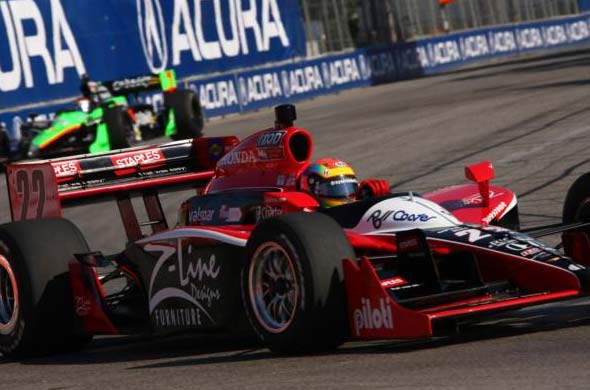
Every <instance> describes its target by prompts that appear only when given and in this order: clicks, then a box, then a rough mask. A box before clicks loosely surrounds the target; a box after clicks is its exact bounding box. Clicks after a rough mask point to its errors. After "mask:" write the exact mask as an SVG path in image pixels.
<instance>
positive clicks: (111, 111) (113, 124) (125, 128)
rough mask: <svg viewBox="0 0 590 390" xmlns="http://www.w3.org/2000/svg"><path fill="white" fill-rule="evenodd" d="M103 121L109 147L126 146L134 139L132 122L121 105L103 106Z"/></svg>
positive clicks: (122, 147)
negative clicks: (107, 134) (105, 126)
mask: <svg viewBox="0 0 590 390" xmlns="http://www.w3.org/2000/svg"><path fill="white" fill-rule="evenodd" d="M103 119H104V122H105V123H106V125H107V130H108V133H109V144H110V146H111V149H124V148H128V147H129V146H130V144H131V142H132V140H133V139H134V132H133V122H132V120H131V117H130V116H129V114H128V113H127V111H126V110H125V109H124V108H123V107H108V108H105V110H104V114H103Z"/></svg>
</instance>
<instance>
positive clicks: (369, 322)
mask: <svg viewBox="0 0 590 390" xmlns="http://www.w3.org/2000/svg"><path fill="white" fill-rule="evenodd" d="M371 303H372V302H371V300H370V299H367V298H361V308H360V309H356V310H355V311H354V314H353V316H354V319H353V321H354V330H355V333H356V336H360V333H361V331H362V330H364V329H368V330H379V329H393V316H392V314H391V305H390V303H389V301H388V300H386V299H384V298H380V299H379V305H378V307H373V306H372V304H371Z"/></svg>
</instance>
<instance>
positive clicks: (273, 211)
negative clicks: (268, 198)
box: [255, 205, 284, 223]
mask: <svg viewBox="0 0 590 390" xmlns="http://www.w3.org/2000/svg"><path fill="white" fill-rule="evenodd" d="M283 213H284V211H283V208H282V207H280V206H270V205H264V206H256V208H255V215H256V223H259V222H260V221H262V220H265V219H268V218H273V217H278V216H279V215H283Z"/></svg>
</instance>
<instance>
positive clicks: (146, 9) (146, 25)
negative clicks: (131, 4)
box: [137, 0, 168, 73]
mask: <svg viewBox="0 0 590 390" xmlns="http://www.w3.org/2000/svg"><path fill="white" fill-rule="evenodd" d="M137 25H138V27H139V35H140V38H141V45H142V47H143V53H144V54H145V59H146V61H147V65H148V67H149V68H150V70H151V71H152V72H153V73H159V72H161V71H163V70H164V69H166V66H167V65H168V44H167V43H166V28H165V25H164V17H163V15H162V7H161V5H160V0H137Z"/></svg>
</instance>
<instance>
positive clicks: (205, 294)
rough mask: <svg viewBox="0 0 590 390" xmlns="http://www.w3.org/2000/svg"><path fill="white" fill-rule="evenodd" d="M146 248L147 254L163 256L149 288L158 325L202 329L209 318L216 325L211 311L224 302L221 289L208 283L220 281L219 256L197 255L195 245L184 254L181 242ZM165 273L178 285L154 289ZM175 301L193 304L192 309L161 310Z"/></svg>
mask: <svg viewBox="0 0 590 390" xmlns="http://www.w3.org/2000/svg"><path fill="white" fill-rule="evenodd" d="M177 248H178V250H177ZM144 249H145V250H146V251H147V252H157V253H160V256H159V258H158V260H157V262H156V265H155V266H154V269H153V271H152V275H151V277H150V285H149V311H150V315H151V316H152V319H153V320H154V321H155V323H156V324H157V325H159V326H167V327H171V326H198V325H201V324H203V318H207V319H208V321H209V322H210V323H212V324H214V323H215V320H214V319H213V317H212V316H211V314H210V313H209V311H208V309H209V308H210V307H211V306H212V304H213V303H214V302H216V301H218V300H220V299H221V293H220V291H219V289H217V288H212V287H210V286H209V285H208V284H207V283H208V282H209V283H210V282H211V281H215V280H217V278H218V277H219V275H220V273H221V265H220V264H218V263H217V259H216V257H215V254H210V255H208V258H207V257H202V256H198V257H197V256H194V255H192V253H193V247H192V245H191V246H188V248H187V250H186V253H183V251H182V250H180V243H178V245H177V247H176V246H169V245H158V244H148V245H146V246H145V248H144ZM175 255H176V259H175V258H174V257H175ZM185 257H189V259H187V258H185ZM195 257H196V259H195ZM174 260H176V261H174ZM162 271H164V272H168V274H173V275H174V277H176V278H177V279H176V280H177V282H176V283H173V285H172V286H170V285H169V284H168V285H167V286H166V287H163V288H159V289H157V290H156V288H155V287H154V285H155V284H156V279H157V278H158V277H159V278H163V277H164V275H160V273H161V272H162ZM171 299H174V300H180V301H184V302H186V303H190V306H188V305H187V306H185V307H183V308H159V305H160V304H161V303H162V302H164V301H167V300H171ZM205 306H207V307H205Z"/></svg>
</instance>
